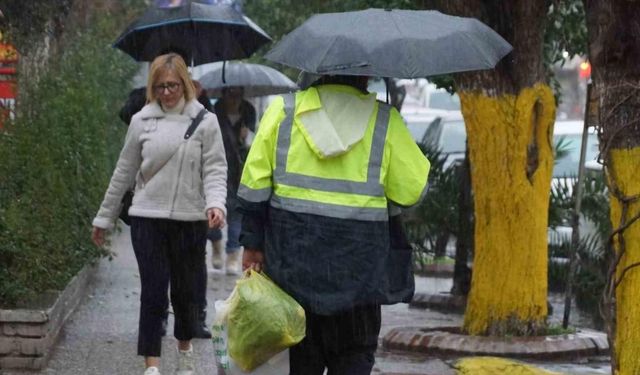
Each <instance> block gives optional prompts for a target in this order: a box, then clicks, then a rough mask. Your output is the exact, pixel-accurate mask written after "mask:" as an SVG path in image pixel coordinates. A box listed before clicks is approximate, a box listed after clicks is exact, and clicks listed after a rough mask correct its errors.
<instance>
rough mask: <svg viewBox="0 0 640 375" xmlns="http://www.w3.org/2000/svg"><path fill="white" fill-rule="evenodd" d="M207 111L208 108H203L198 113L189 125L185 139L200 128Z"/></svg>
mask: <svg viewBox="0 0 640 375" xmlns="http://www.w3.org/2000/svg"><path fill="white" fill-rule="evenodd" d="M207 112H208V111H207V110H206V108H202V110H200V112H198V115H197V116H196V118H194V119H193V122H192V123H191V126H189V129H187V132H186V133H184V139H189V138H190V137H191V136H192V135H193V133H194V132H195V131H196V129H198V125H200V123H201V122H202V119H203V118H204V115H205V114H206V113H207Z"/></svg>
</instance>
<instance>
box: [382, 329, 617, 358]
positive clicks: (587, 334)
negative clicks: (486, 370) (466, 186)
mask: <svg viewBox="0 0 640 375" xmlns="http://www.w3.org/2000/svg"><path fill="white" fill-rule="evenodd" d="M458 331H459V327H438V328H425V327H398V328H394V329H392V330H391V331H389V333H387V334H386V335H385V336H384V338H383V340H382V343H383V346H384V348H385V349H389V350H399V351H409V352H419V353H427V354H429V355H435V356H445V357H446V356H451V357H455V356H467V355H473V356H494V357H509V358H528V359H541V360H557V359H576V358H582V357H587V356H596V355H605V354H608V353H609V344H608V342H607V336H606V335H605V334H604V333H602V332H598V331H592V330H587V329H581V330H578V331H577V332H576V333H574V334H565V335H557V336H538V337H486V336H469V335H464V334H460V333H457V332H458Z"/></svg>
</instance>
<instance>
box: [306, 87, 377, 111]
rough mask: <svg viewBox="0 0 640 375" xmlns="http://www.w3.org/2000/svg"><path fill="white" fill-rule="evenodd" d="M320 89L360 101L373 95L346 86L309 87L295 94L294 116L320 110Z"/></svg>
mask: <svg viewBox="0 0 640 375" xmlns="http://www.w3.org/2000/svg"><path fill="white" fill-rule="evenodd" d="M320 89H323V90H328V91H337V92H342V93H347V94H352V95H356V96H358V97H359V98H361V99H364V98H365V97H367V96H371V95H375V94H373V93H368V94H365V93H363V92H362V91H360V90H358V89H356V88H354V87H351V86H347V85H336V84H327V85H321V86H318V87H310V88H308V89H306V90H303V91H299V92H298V93H297V96H296V114H302V113H305V112H309V111H315V110H317V109H320V108H322V101H321V100H320V93H319V90H320Z"/></svg>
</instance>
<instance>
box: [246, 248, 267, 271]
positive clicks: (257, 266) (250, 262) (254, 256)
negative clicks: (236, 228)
mask: <svg viewBox="0 0 640 375" xmlns="http://www.w3.org/2000/svg"><path fill="white" fill-rule="evenodd" d="M263 264H264V254H263V253H262V251H259V250H256V249H244V251H243V252H242V270H243V271H246V270H247V269H249V268H253V269H254V270H255V271H256V272H260V271H262V266H263Z"/></svg>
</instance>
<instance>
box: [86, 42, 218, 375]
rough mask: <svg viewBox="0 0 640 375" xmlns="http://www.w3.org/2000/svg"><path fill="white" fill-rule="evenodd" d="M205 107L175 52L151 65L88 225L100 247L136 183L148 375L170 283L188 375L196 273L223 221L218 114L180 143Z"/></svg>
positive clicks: (142, 351)
mask: <svg viewBox="0 0 640 375" xmlns="http://www.w3.org/2000/svg"><path fill="white" fill-rule="evenodd" d="M202 109H203V107H202V105H201V104H200V103H198V101H197V99H196V98H195V88H194V85H193V82H192V81H191V79H190V78H189V74H188V71H187V66H186V64H185V62H184V60H183V59H182V58H181V57H180V56H179V55H177V54H174V53H170V54H166V55H161V56H159V57H157V58H156V59H155V60H154V61H153V63H152V64H151V68H150V73H149V80H148V84H147V105H145V106H144V107H143V108H142V110H141V111H140V112H138V113H136V114H135V115H134V116H133V118H132V120H131V124H130V126H129V130H128V132H127V136H126V139H125V144H124V146H123V148H122V151H121V153H120V157H119V159H118V162H117V165H116V168H115V171H114V173H113V176H112V177H111V182H110V183H109V187H108V189H107V192H106V194H105V197H104V200H103V202H102V205H101V206H100V210H99V211H98V214H97V215H96V217H95V219H94V220H93V233H92V239H93V241H94V243H95V244H96V245H98V246H103V245H104V241H105V232H106V231H107V230H110V229H111V228H112V227H113V225H114V222H115V220H116V218H117V217H118V214H119V210H120V202H121V200H122V197H123V195H124V194H125V191H126V190H127V188H128V187H129V186H132V185H133V184H134V182H135V187H136V188H135V194H134V197H133V203H132V205H131V208H130V209H129V215H130V216H131V241H132V244H133V249H134V252H135V255H136V259H137V262H138V268H139V270H140V281H141V284H142V293H141V297H140V302H141V303H140V323H139V332H138V355H141V356H144V357H145V367H146V368H145V372H144V373H145V375H151V374H154V375H156V374H159V373H160V372H159V364H160V348H161V341H162V336H161V325H162V320H163V316H164V314H165V309H166V303H167V301H166V299H167V288H168V287H169V283H170V284H171V303H172V305H173V311H174V314H175V325H174V336H175V337H176V339H177V340H178V361H179V363H178V374H181V375H189V374H192V373H193V371H194V367H195V365H194V359H193V349H192V346H191V339H192V338H193V337H194V333H195V329H196V324H197V321H198V314H199V309H200V307H199V304H200V302H201V301H200V300H199V298H198V296H197V274H198V272H197V270H199V269H202V267H205V245H206V233H207V227H210V228H219V227H221V226H222V225H223V224H224V220H225V215H226V211H225V199H226V188H227V184H226V176H227V163H226V159H225V152H224V146H223V143H222V136H221V133H220V128H219V126H218V121H217V119H216V116H215V115H213V114H211V113H209V112H206V113H205V115H204V118H203V119H202V121H201V123H200V124H199V126H198V127H197V129H196V131H195V132H194V133H193V135H191V136H190V137H188V138H185V133H186V131H187V129H188V128H189V126H190V125H191V124H192V122H193V120H194V119H195V118H196V117H197V116H198V114H199V113H200V111H201V110H202ZM207 221H208V223H207Z"/></svg>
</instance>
